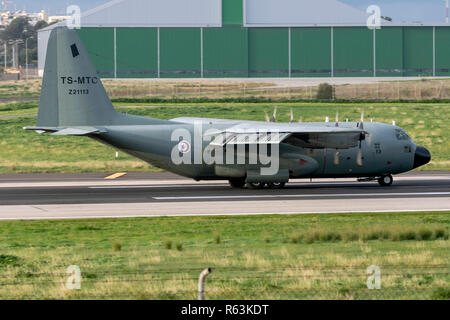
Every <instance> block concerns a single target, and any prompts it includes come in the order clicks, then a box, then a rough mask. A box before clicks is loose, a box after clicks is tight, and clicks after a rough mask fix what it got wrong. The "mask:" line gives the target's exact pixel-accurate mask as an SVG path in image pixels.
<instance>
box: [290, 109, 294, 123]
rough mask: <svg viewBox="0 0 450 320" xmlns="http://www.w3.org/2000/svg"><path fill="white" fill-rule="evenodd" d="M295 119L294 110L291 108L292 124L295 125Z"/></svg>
mask: <svg viewBox="0 0 450 320" xmlns="http://www.w3.org/2000/svg"><path fill="white" fill-rule="evenodd" d="M294 122H295V119H294V110H292V108H291V123H294Z"/></svg>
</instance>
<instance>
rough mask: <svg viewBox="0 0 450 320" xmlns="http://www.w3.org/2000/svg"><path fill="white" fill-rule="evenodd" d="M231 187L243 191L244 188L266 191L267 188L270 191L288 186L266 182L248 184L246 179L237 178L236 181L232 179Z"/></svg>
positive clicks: (230, 181) (281, 183)
mask: <svg viewBox="0 0 450 320" xmlns="http://www.w3.org/2000/svg"><path fill="white" fill-rule="evenodd" d="M229 183H230V186H231V187H232V188H235V189H243V188H244V187H247V189H253V190H256V189H264V188H265V187H267V188H269V189H283V188H284V187H285V186H286V182H271V183H264V182H249V183H246V182H245V179H242V178H236V179H230V180H229Z"/></svg>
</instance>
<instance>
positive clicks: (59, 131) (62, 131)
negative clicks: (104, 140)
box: [24, 127, 106, 136]
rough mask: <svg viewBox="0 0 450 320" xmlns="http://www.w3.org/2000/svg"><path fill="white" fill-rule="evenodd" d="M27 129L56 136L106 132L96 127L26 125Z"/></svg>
mask: <svg viewBox="0 0 450 320" xmlns="http://www.w3.org/2000/svg"><path fill="white" fill-rule="evenodd" d="M24 129H25V130H34V131H36V132H37V133H51V134H52V135H56V136H88V135H92V134H100V133H104V132H106V131H105V130H103V129H98V128H94V127H73V128H72V127H69V128H57V127H25V128H24Z"/></svg>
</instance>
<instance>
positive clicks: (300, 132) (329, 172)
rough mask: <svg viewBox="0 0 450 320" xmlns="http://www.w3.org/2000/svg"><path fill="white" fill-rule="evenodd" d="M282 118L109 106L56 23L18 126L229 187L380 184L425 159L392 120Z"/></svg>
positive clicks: (73, 39)
mask: <svg viewBox="0 0 450 320" xmlns="http://www.w3.org/2000/svg"><path fill="white" fill-rule="evenodd" d="M291 113H292V112H291ZM291 118H292V119H291V120H292V121H291V122H290V123H276V122H275V120H276V112H275V114H274V117H273V119H272V121H270V119H267V120H269V122H258V121H238V120H223V119H205V118H176V119H172V120H159V119H153V118H147V117H138V116H132V115H126V114H122V113H119V112H117V111H116V110H115V109H114V107H113V105H112V103H111V101H110V100H109V98H108V95H107V93H106V91H105V89H104V87H103V85H102V83H101V80H100V79H99V76H98V75H97V72H96V70H95V68H94V66H93V64H92V62H91V60H90V58H89V56H88V53H87V51H86V49H85V47H84V46H83V44H82V42H81V41H80V39H79V37H78V35H77V33H76V31H74V30H69V29H68V28H65V27H58V28H55V29H54V30H53V31H52V33H51V35H50V39H49V45H48V50H47V60H46V66H45V74H44V79H43V84H42V93H41V99H40V105H39V114H38V119H37V125H36V127H28V128H25V129H26V130H35V131H37V132H38V133H51V134H52V135H60V136H64V135H67V136H86V137H89V138H92V139H94V140H96V141H98V142H101V143H104V144H106V145H109V146H112V147H113V148H115V149H117V150H121V151H123V152H125V153H127V154H130V155H132V156H134V157H137V158H139V159H142V160H144V161H146V162H148V163H150V164H152V165H153V166H156V167H159V168H162V169H165V170H167V171H171V172H174V173H176V174H179V175H182V176H185V177H189V178H192V179H195V180H197V181H199V180H225V179H226V180H229V182H230V185H231V186H232V187H235V188H242V187H245V186H247V187H248V188H263V187H266V186H267V187H270V188H282V187H284V186H285V184H286V183H287V182H288V181H289V179H292V178H327V177H328V178H346V177H353V178H358V179H359V180H360V181H361V180H364V181H371V180H374V181H375V180H377V181H378V183H379V184H380V185H381V186H389V185H391V184H392V182H393V178H392V175H393V174H399V173H402V172H407V171H410V170H412V169H414V168H417V167H419V166H422V165H425V164H427V163H428V162H429V161H430V160H431V155H430V152H429V151H428V150H427V149H425V148H423V147H420V146H417V145H415V144H414V142H413V141H412V140H411V138H410V137H409V136H408V134H407V133H406V132H405V131H404V130H403V129H401V128H399V127H397V126H395V125H390V124H383V123H375V122H364V118H363V117H361V120H360V121H359V122H339V120H338V119H336V122H324V123H294V121H293V115H291ZM207 150H209V151H210V152H209V156H210V158H211V157H212V159H213V160H212V161H211V159H209V161H207V159H206V156H205V155H206V151H207ZM198 151H199V152H198ZM256 152H259V153H260V154H265V156H266V158H268V157H269V158H271V159H272V161H271V162H270V161H269V162H268V161H266V162H263V161H262V158H263V157H262V156H261V155H260V158H261V159H260V161H258V159H257V157H256V161H255V157H253V154H254V153H256ZM219 154H221V158H219V157H218V155H219ZM224 158H226V161H225V160H224ZM237 158H239V159H238V160H237V161H236V159H237ZM180 160H181V161H180ZM266 160H267V159H266ZM273 163H276V166H275V165H273ZM269 167H273V168H272V169H274V168H275V170H270V168H269ZM264 169H266V171H265V172H264Z"/></svg>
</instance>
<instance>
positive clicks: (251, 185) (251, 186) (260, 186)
mask: <svg viewBox="0 0 450 320" xmlns="http://www.w3.org/2000/svg"><path fill="white" fill-rule="evenodd" d="M265 185H266V184H265V183H264V182H250V183H247V188H248V189H263V188H264V186H265Z"/></svg>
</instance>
